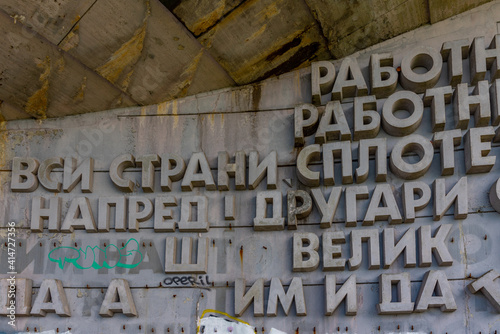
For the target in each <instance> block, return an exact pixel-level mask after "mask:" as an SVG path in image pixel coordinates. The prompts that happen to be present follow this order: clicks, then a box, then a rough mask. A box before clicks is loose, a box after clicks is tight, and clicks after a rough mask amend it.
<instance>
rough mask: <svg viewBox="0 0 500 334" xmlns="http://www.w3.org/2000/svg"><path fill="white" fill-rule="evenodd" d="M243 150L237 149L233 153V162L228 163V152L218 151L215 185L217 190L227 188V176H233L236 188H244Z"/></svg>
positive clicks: (244, 163)
mask: <svg viewBox="0 0 500 334" xmlns="http://www.w3.org/2000/svg"><path fill="white" fill-rule="evenodd" d="M246 159H247V158H246V154H245V151H238V152H236V154H235V158H234V160H235V161H234V163H232V164H230V163H229V154H227V152H225V151H224V152H219V156H218V166H217V186H218V188H219V190H229V177H234V186H235V189H236V190H244V189H246V180H245V178H246V169H247V160H246Z"/></svg>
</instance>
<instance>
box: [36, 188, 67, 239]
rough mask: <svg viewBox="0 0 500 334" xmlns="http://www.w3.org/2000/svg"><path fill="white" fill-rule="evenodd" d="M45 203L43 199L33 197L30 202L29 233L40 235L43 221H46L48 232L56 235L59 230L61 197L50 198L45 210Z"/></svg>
mask: <svg viewBox="0 0 500 334" xmlns="http://www.w3.org/2000/svg"><path fill="white" fill-rule="evenodd" d="M45 203H47V200H46V199H45V198H43V197H34V198H33V201H32V202H31V232H39V233H42V232H43V221H44V219H47V220H48V227H49V232H53V233H57V232H59V230H60V228H61V197H52V198H51V199H50V200H49V206H48V207H47V208H46V207H44V206H45ZM42 207H43V208H42Z"/></svg>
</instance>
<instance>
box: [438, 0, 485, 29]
mask: <svg viewBox="0 0 500 334" xmlns="http://www.w3.org/2000/svg"><path fill="white" fill-rule="evenodd" d="M489 1H491V0H472V1H460V0H452V1H450V0H429V13H430V23H431V24H433V23H436V22H439V21H442V20H445V19H447V18H449V17H452V16H453V15H457V14H460V13H462V12H465V11H468V10H470V9H472V8H474V7H477V6H479V5H482V4H484V3H487V2H489Z"/></svg>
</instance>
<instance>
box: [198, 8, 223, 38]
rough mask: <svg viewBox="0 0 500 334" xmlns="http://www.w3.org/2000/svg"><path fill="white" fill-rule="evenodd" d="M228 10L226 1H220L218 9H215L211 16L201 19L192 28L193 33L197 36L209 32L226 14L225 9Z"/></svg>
mask: <svg viewBox="0 0 500 334" xmlns="http://www.w3.org/2000/svg"><path fill="white" fill-rule="evenodd" d="M225 8H226V1H224V0H223V1H219V2H218V6H217V8H215V9H214V10H213V11H212V12H210V13H209V14H207V15H205V16H203V17H201V18H200V19H198V20H197V21H196V22H195V23H193V25H192V27H191V31H192V32H193V34H194V35H195V36H198V35H200V34H202V33H203V32H205V31H207V30H208V29H209V28H210V27H212V26H213V25H214V24H216V23H217V21H218V20H219V19H220V18H221V17H222V15H223V14H224V9H225Z"/></svg>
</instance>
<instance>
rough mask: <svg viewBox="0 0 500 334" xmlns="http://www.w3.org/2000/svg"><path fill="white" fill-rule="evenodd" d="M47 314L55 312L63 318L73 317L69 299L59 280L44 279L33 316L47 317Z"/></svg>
mask: <svg viewBox="0 0 500 334" xmlns="http://www.w3.org/2000/svg"><path fill="white" fill-rule="evenodd" d="M47 312H55V313H56V314H57V315H59V316H61V317H71V310H70V308H69V304H68V299H67V298H66V293H65V292H64V289H63V285H62V283H61V281H60V280H58V279H44V280H43V281H42V284H41V285H40V289H39V290H38V295H37V296H36V299H35V302H34V303H33V307H32V309H31V314H32V315H37V316H41V317H45V315H46V313H47Z"/></svg>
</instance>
